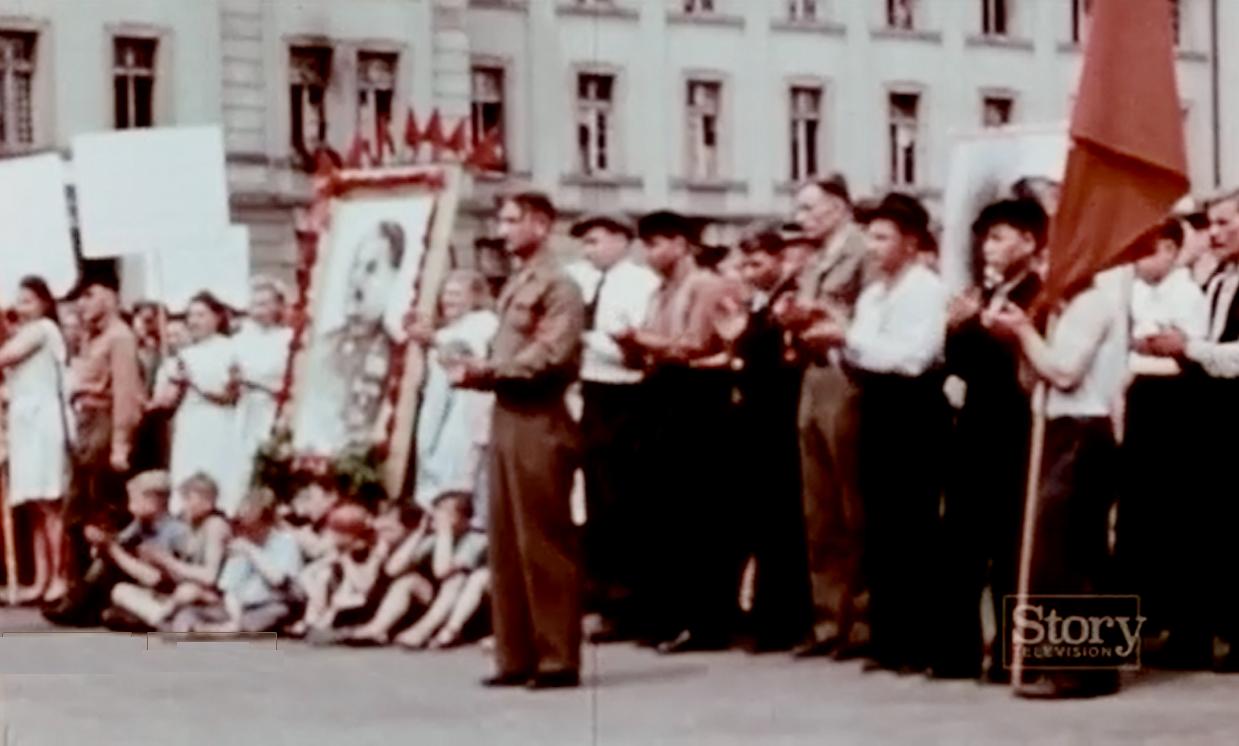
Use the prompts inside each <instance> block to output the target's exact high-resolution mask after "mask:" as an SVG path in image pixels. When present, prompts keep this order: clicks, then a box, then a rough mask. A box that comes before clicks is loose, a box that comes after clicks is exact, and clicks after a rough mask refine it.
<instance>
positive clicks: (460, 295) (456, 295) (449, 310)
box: [439, 278, 472, 324]
mask: <svg viewBox="0 0 1239 746" xmlns="http://www.w3.org/2000/svg"><path fill="white" fill-rule="evenodd" d="M470 296H471V293H470V292H469V288H468V286H467V284H466V283H465V282H464V281H463V280H459V279H455V278H453V279H451V280H448V281H447V282H446V283H444V284H443V293H442V295H441V296H440V298H439V307H440V309H441V310H442V312H443V321H444V322H445V323H449V324H450V323H451V322H453V321H455V320H456V319H459V318H460V317H461V316H464V315H465V314H466V313H469V310H470V307H471V301H472V298H471V297H470Z"/></svg>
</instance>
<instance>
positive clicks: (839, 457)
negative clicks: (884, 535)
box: [798, 366, 869, 644]
mask: <svg viewBox="0 0 1239 746" xmlns="http://www.w3.org/2000/svg"><path fill="white" fill-rule="evenodd" d="M800 392H801V396H800V412H799V423H798V424H799V428H800V468H801V476H802V478H803V499H804V513H805V534H806V538H807V540H808V550H809V574H810V578H811V581H812V591H813V635H814V638H815V639H816V640H818V641H826V640H835V639H837V640H838V641H839V642H840V643H842V644H860V643H863V642H866V641H867V640H868V637H869V635H868V623H867V615H866V611H867V607H868V592H867V588H866V584H865V581H864V575H863V572H862V568H861V560H862V552H863V550H864V529H865V524H864V509H863V506H862V503H861V496H860V488H859V487H858V482H857V446H856V442H857V432H858V426H859V421H860V420H859V415H858V403H859V394H858V391H857V388H856V387H855V385H854V384H853V383H852V382H851V381H849V380H848V378H847V376H846V375H845V374H844V373H843V372H842V371H841V370H840V369H839V368H837V367H824V366H813V367H811V368H809V369H808V370H807V371H806V372H805V377H804V383H803V384H802V386H801V390H800Z"/></svg>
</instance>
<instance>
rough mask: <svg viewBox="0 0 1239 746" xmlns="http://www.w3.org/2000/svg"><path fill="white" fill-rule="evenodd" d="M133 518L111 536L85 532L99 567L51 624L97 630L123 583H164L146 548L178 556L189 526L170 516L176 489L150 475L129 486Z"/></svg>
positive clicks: (53, 613) (92, 528) (91, 528)
mask: <svg viewBox="0 0 1239 746" xmlns="http://www.w3.org/2000/svg"><path fill="white" fill-rule="evenodd" d="M126 491H127V493H128V507H129V514H130V515H131V516H133V521H132V522H131V523H130V524H129V525H128V526H126V527H125V528H124V529H122V530H121V531H120V533H117V534H112V533H110V532H109V531H107V530H105V529H103V528H100V527H99V526H96V525H88V526H86V527H85V529H84V530H83V533H84V535H85V538H86V541H87V542H89V544H90V547H91V554H92V556H93V557H94V561H93V562H92V563H91V566H90V567H89V568H88V569H87V571H86V574H85V576H84V577H83V579H82V582H81V583H80V584H78V585H77V586H75V588H74V589H73V590H72V591H71V593H70V595H69V596H68V597H67V598H66V599H65V601H64V603H63V604H62V605H61V606H59V607H57V608H56V609H54V610H49V611H48V612H46V613H45V616H46V617H47V619H48V621H50V622H53V623H55V624H68V625H73V626H87V627H90V626H95V625H97V624H99V623H100V622H101V621H102V616H103V612H104V610H105V609H107V607H108V604H109V599H110V598H111V593H112V588H113V587H114V586H115V585H116V584H117V583H121V582H126V581H128V582H132V583H136V584H138V585H140V586H143V587H146V588H155V587H156V586H158V585H160V583H161V582H162V581H164V580H165V575H164V572H163V571H162V570H161V569H160V568H158V567H156V566H155V565H153V564H151V563H150V562H148V561H146V560H144V559H142V558H141V556H140V554H139V553H140V552H142V551H149V550H142V549H140V548H141V547H143V546H147V547H150V546H155V547H159V548H161V549H163V550H165V551H168V552H175V551H177V549H178V548H179V547H180V546H181V545H182V542H183V541H184V539H185V535H186V533H187V529H186V527H185V524H184V523H182V522H181V521H179V520H177V519H176V518H173V517H172V516H171V515H169V514H168V498H169V496H170V495H171V492H172V489H171V485H170V484H169V480H168V473H167V472H165V471H146V472H143V473H141V474H139V475H137V476H136V477H134V478H133V479H131V480H129V483H128V485H126Z"/></svg>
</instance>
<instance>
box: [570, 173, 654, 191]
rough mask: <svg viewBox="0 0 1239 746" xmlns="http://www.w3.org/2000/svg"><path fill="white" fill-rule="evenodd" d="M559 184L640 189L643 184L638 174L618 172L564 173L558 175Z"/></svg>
mask: <svg viewBox="0 0 1239 746" xmlns="http://www.w3.org/2000/svg"><path fill="white" fill-rule="evenodd" d="M559 183H560V185H561V186H576V187H609V188H612V189H617V188H618V189H623V188H629V189H640V188H641V187H642V186H644V185H645V182H644V181H642V179H641V177H640V176H623V175H619V174H579V173H578V174H564V175H563V176H561V177H559Z"/></svg>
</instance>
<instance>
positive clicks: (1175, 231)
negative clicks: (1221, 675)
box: [1115, 218, 1209, 668]
mask: <svg viewBox="0 0 1239 746" xmlns="http://www.w3.org/2000/svg"><path fill="white" fill-rule="evenodd" d="M1155 240H1156V250H1155V251H1154V253H1153V254H1152V255H1150V256H1148V257H1146V258H1144V259H1142V260H1140V261H1139V262H1137V264H1136V279H1135V280H1134V282H1133V284H1132V292H1131V323H1132V338H1133V343H1132V352H1131V354H1130V357H1129V367H1130V374H1131V383H1130V385H1129V386H1128V389H1127V405H1126V408H1125V425H1124V428H1123V442H1122V451H1121V453H1122V457H1123V471H1122V473H1123V482H1122V484H1121V489H1122V492H1121V495H1120V499H1119V513H1118V526H1117V540H1116V544H1115V554H1116V557H1117V559H1118V561H1119V563H1120V567H1121V569H1122V572H1123V575H1122V577H1123V582H1124V584H1125V585H1126V586H1127V589H1128V590H1130V592H1133V593H1136V594H1138V595H1139V596H1140V611H1141V613H1142V614H1144V615H1145V616H1146V617H1147V618H1148V622H1147V623H1146V624H1145V627H1144V629H1145V632H1146V633H1149V635H1150V636H1152V635H1155V634H1157V633H1158V632H1162V631H1168V632H1169V633H1170V637H1169V640H1170V641H1171V642H1172V643H1173V644H1172V645H1167V646H1165V647H1163V648H1161V649H1160V650H1159V651H1158V652H1157V653H1156V654H1150V655H1146V656H1145V662H1146V663H1153V664H1160V665H1170V666H1173V667H1176V668H1184V667H1186V668H1207V667H1208V665H1209V660H1208V657H1207V656H1205V655H1203V654H1202V653H1203V652H1204V646H1203V645H1199V644H1197V645H1192V646H1190V647H1194V648H1195V650H1194V651H1192V650H1182V652H1179V649H1180V647H1181V643H1183V642H1184V641H1185V640H1184V638H1183V637H1182V635H1183V634H1184V633H1185V632H1186V633H1188V634H1191V629H1192V627H1193V626H1194V622H1193V621H1192V620H1190V619H1189V618H1188V616H1187V615H1185V612H1187V611H1188V610H1189V609H1190V608H1191V607H1192V604H1193V603H1194V599H1192V598H1184V597H1183V596H1184V591H1185V590H1187V589H1188V586H1187V584H1185V583H1183V582H1182V578H1183V577H1184V576H1188V575H1191V574H1194V573H1197V572H1198V571H1199V567H1198V563H1196V562H1193V561H1191V557H1192V555H1193V554H1194V549H1193V548H1192V545H1193V544H1195V543H1196V542H1199V540H1200V537H1199V532H1200V528H1201V526H1200V525H1199V519H1200V514H1199V512H1198V511H1195V510H1188V509H1186V508H1187V505H1186V504H1185V502H1186V501H1188V500H1192V499H1193V498H1191V497H1186V496H1180V495H1179V493H1180V492H1181V491H1182V490H1183V487H1184V478H1185V476H1186V475H1187V474H1188V473H1189V472H1190V471H1191V470H1192V469H1193V467H1194V463H1195V461H1196V459H1197V457H1198V446H1197V444H1196V442H1195V438H1194V437H1192V433H1193V432H1195V431H1196V430H1198V425H1197V422H1198V417H1199V415H1198V413H1197V412H1196V411H1194V408H1193V407H1189V406H1184V404H1185V403H1186V402H1187V401H1188V400H1189V399H1190V397H1191V393H1192V385H1193V381H1192V376H1190V375H1184V373H1183V368H1182V366H1180V365H1179V363H1178V362H1177V361H1175V360H1174V359H1172V358H1165V357H1155V356H1150V355H1146V354H1142V353H1143V352H1144V351H1145V349H1146V342H1145V339H1146V338H1147V337H1150V336H1153V335H1156V334H1158V333H1160V332H1162V331H1164V330H1169V329H1177V330H1179V331H1180V332H1182V333H1183V334H1184V335H1185V336H1186V337H1187V338H1188V339H1204V337H1205V335H1206V334H1207V332H1208V325H1209V307H1208V306H1207V305H1206V303H1205V294H1204V292H1203V291H1202V290H1201V289H1200V286H1199V285H1198V284H1196V282H1195V280H1193V278H1192V274H1191V270H1190V269H1189V268H1188V267H1187V266H1183V264H1182V263H1181V262H1180V261H1179V255H1180V253H1181V252H1182V248H1183V242H1184V230H1183V227H1182V223H1181V222H1180V221H1179V220H1178V219H1177V218H1171V219H1169V220H1167V221H1166V222H1165V223H1164V224H1163V225H1162V226H1161V228H1160V229H1159V230H1158V233H1157V237H1156V239H1155ZM1170 495H1175V496H1176V499H1175V502H1174V508H1173V509H1169V510H1168V509H1167V507H1168V503H1167V497H1168V496H1170ZM1193 659H1194V660H1193Z"/></svg>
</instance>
